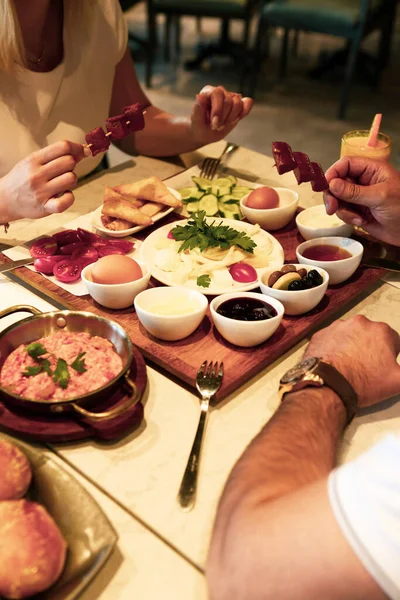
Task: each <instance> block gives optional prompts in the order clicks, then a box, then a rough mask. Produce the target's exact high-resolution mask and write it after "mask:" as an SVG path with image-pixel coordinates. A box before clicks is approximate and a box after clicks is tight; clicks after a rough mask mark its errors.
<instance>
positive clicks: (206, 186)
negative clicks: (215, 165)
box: [192, 176, 211, 192]
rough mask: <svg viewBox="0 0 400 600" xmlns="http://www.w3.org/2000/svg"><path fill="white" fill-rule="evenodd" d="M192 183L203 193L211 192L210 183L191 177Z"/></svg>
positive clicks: (207, 180) (200, 178) (206, 180)
mask: <svg viewBox="0 0 400 600" xmlns="http://www.w3.org/2000/svg"><path fill="white" fill-rule="evenodd" d="M192 179H193V183H195V184H196V185H197V187H198V189H199V190H202V191H203V192H209V191H210V190H211V181H210V180H209V179H204V178H203V177H194V176H193V177H192Z"/></svg>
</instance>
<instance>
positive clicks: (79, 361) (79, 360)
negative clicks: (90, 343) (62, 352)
mask: <svg viewBox="0 0 400 600" xmlns="http://www.w3.org/2000/svg"><path fill="white" fill-rule="evenodd" d="M85 354H86V352H80V353H79V354H78V356H77V357H76V358H75V360H74V362H72V363H71V367H72V368H73V369H75V371H76V372H77V373H85V371H87V369H86V367H85V359H84V358H83V357H84V356H85Z"/></svg>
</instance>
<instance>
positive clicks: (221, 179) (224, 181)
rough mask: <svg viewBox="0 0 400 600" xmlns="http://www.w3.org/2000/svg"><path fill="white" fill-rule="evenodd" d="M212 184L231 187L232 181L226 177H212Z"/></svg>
mask: <svg viewBox="0 0 400 600" xmlns="http://www.w3.org/2000/svg"><path fill="white" fill-rule="evenodd" d="M213 185H217V186H218V187H229V188H231V187H232V181H231V180H230V179H229V178H228V177H218V179H214V181H213Z"/></svg>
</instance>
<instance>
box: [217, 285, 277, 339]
mask: <svg viewBox="0 0 400 600" xmlns="http://www.w3.org/2000/svg"><path fill="white" fill-rule="evenodd" d="M210 311H211V317H212V320H213V323H214V326H215V327H216V329H217V330H218V332H219V333H220V334H221V335H222V337H223V338H225V339H226V340H227V341H228V342H230V343H231V344H234V345H235V346H242V347H251V346H258V344H262V343H263V342H265V341H266V340H268V338H270V337H271V336H272V335H273V334H274V333H275V331H276V330H277V329H278V327H279V325H280V323H281V321H282V317H283V313H284V307H283V304H282V303H281V302H279V300H276V298H270V297H268V296H265V295H264V294H257V293H255V292H231V293H229V294H221V295H220V296H217V297H216V298H214V300H212V302H211V304H210Z"/></svg>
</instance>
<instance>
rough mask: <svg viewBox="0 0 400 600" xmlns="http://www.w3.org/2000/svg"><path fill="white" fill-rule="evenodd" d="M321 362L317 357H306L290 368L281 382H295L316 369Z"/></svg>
mask: <svg viewBox="0 0 400 600" xmlns="http://www.w3.org/2000/svg"><path fill="white" fill-rule="evenodd" d="M318 363H319V359H318V358H315V357H311V358H306V359H305V360H302V361H301V362H299V363H298V364H297V365H296V366H294V367H293V368H292V369H289V371H287V372H286V373H285V374H284V376H283V377H282V379H281V383H282V384H285V383H293V382H294V381H297V380H298V379H301V378H302V377H303V376H304V375H305V374H306V373H307V372H308V371H312V370H313V369H315V367H316V366H317V364H318Z"/></svg>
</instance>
